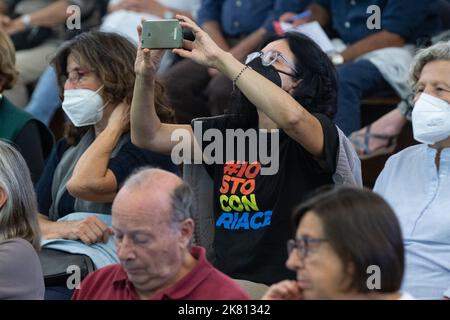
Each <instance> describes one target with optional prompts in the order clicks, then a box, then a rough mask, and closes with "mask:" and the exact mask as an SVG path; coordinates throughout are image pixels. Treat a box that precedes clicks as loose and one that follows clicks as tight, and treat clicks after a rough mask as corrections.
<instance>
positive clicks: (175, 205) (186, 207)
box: [122, 166, 195, 226]
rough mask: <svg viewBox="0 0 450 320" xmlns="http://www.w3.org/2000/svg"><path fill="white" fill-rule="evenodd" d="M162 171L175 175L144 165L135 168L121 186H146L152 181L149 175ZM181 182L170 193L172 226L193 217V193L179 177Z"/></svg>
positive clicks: (133, 187) (165, 172)
mask: <svg viewBox="0 0 450 320" xmlns="http://www.w3.org/2000/svg"><path fill="white" fill-rule="evenodd" d="M158 172H159V173H164V174H169V175H173V176H175V175H174V174H173V173H171V172H168V171H163V170H160V169H156V168H152V167H150V166H145V167H142V168H138V169H136V170H135V171H134V172H133V173H132V174H131V175H130V176H129V177H128V179H126V181H125V182H124V184H123V186H122V188H124V187H127V188H132V189H137V188H147V186H148V184H149V183H152V182H151V181H152V180H151V178H150V175H152V174H156V173H158ZM180 181H181V183H180V185H179V186H177V187H176V188H175V190H174V191H173V193H172V194H171V195H170V198H171V202H172V218H171V220H172V221H171V223H172V225H173V226H175V225H177V224H178V223H180V222H183V221H185V220H186V219H193V217H194V201H195V199H194V193H193V192H192V189H191V187H190V186H189V185H188V184H187V183H186V182H184V181H182V180H181V179H180Z"/></svg>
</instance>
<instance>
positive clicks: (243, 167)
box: [216, 161, 272, 230]
mask: <svg viewBox="0 0 450 320" xmlns="http://www.w3.org/2000/svg"><path fill="white" fill-rule="evenodd" d="M260 173H261V164H260V163H259V162H254V163H250V164H249V163H248V162H243V163H239V162H234V161H233V162H227V163H226V164H225V165H224V167H223V178H222V186H221V188H220V190H219V194H220V195H219V203H220V207H221V211H222V213H221V215H220V216H219V218H218V219H217V221H216V227H218V228H223V229H227V230H257V229H261V228H264V227H268V226H270V224H271V218H272V211H263V210H261V209H260V207H259V206H258V203H257V201H256V195H255V193H254V192H255V188H256V182H255V178H256V177H257V176H258V175H259V174H260Z"/></svg>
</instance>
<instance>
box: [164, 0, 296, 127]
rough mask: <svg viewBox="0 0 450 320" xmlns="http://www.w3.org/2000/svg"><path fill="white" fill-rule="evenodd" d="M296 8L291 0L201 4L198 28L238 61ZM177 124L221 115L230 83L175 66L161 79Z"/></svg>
mask: <svg viewBox="0 0 450 320" xmlns="http://www.w3.org/2000/svg"><path fill="white" fill-rule="evenodd" d="M293 5H294V7H297V3H296V1H292V0H253V1H238V2H237V1H235V0H220V1H217V0H203V1H202V4H201V6H200V10H199V12H198V22H199V25H201V26H202V28H203V29H204V30H205V31H206V32H207V33H208V34H209V36H210V37H211V38H212V39H213V40H214V42H216V43H217V44H218V46H219V47H220V48H222V49H223V50H225V51H230V52H231V53H232V54H233V56H234V57H235V58H237V59H238V60H240V61H243V60H245V58H246V56H247V55H248V54H249V53H251V52H253V51H254V50H256V49H257V48H258V47H260V45H261V44H262V42H263V41H264V38H265V36H266V35H267V34H269V33H270V32H272V22H273V21H274V20H277V19H278V17H279V15H280V14H281V13H283V12H285V11H290V10H291V8H292V6H293ZM161 79H162V80H163V81H164V84H165V85H166V87H167V93H168V97H169V100H170V104H171V106H172V107H173V108H174V110H175V112H176V117H177V120H178V122H179V123H183V124H189V123H190V122H191V120H192V119H193V118H197V117H204V116H209V115H220V114H223V112H224V110H226V109H227V108H228V107H229V103H230V95H231V92H232V83H231V81H230V80H229V79H228V78H227V77H226V76H224V75H221V74H220V73H219V72H218V71H217V70H213V69H212V68H208V66H204V65H199V64H197V63H195V62H194V61H191V60H189V59H188V60H184V61H180V62H179V63H176V64H175V65H174V66H173V67H172V68H170V69H169V70H168V71H167V72H165V73H164V74H162V75H161Z"/></svg>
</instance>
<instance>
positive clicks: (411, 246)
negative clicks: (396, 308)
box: [374, 144, 450, 299]
mask: <svg viewBox="0 0 450 320" xmlns="http://www.w3.org/2000/svg"><path fill="white" fill-rule="evenodd" d="M436 152H437V151H436V150H435V149H432V148H430V147H428V146H427V145H424V144H421V145H417V146H413V147H410V148H408V149H406V150H403V151H402V152H400V153H398V154H396V155H394V156H392V157H391V158H390V159H389V160H388V161H387V163H386V166H385V168H384V170H383V171H382V172H381V174H380V176H379V177H378V179H377V182H376V184H375V188H374V191H375V192H377V193H378V194H380V195H381V196H383V197H384V199H386V201H387V202H388V203H389V204H390V205H391V206H392V208H393V209H394V210H395V212H396V214H397V217H398V219H399V221H400V225H401V228H402V232H403V237H404V242H405V252H406V270H405V277H404V280H403V288H402V291H406V292H409V293H411V294H412V295H413V296H414V297H416V298H419V299H442V298H443V296H444V295H448V294H449V293H450V148H447V149H444V150H442V153H441V161H440V169H439V171H437V168H436V164H435V157H436Z"/></svg>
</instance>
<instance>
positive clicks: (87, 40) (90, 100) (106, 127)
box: [37, 32, 177, 244]
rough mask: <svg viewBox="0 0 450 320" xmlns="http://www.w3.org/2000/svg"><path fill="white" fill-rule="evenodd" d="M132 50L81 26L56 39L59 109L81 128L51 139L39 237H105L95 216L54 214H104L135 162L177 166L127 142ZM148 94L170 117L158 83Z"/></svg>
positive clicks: (105, 229)
mask: <svg viewBox="0 0 450 320" xmlns="http://www.w3.org/2000/svg"><path fill="white" fill-rule="evenodd" d="M135 54H136V47H135V46H134V45H133V44H132V43H131V42H130V41H129V40H127V39H126V38H124V37H122V36H119V35H115V34H108V33H103V32H89V33H83V34H80V35H79V36H77V37H75V38H74V39H72V40H70V41H69V42H67V43H65V44H63V46H62V47H61V48H60V49H59V51H58V53H57V55H56V56H55V58H54V59H53V65H54V67H55V70H56V72H57V75H58V79H59V84H60V87H61V88H62V89H63V95H64V98H63V105H62V107H63V110H64V112H65V113H66V115H67V117H68V118H69V119H70V120H71V122H72V123H73V125H74V126H75V127H78V128H86V129H87V132H86V133H85V134H84V135H83V136H82V137H81V140H80V141H79V142H78V143H77V144H76V145H69V143H68V141H67V140H66V139H63V140H61V141H60V142H59V143H58V145H57V147H56V148H55V149H54V150H53V153H52V155H51V156H50V159H49V160H48V163H47V166H46V168H45V171H44V174H43V176H42V177H41V179H40V181H39V183H38V185H37V195H38V202H39V210H40V211H39V212H40V213H41V215H40V216H39V224H40V227H41V230H42V236H43V238H44V239H60V238H62V239H71V240H81V241H82V242H84V243H85V244H92V243H96V242H101V241H106V240H107V238H108V236H109V234H110V231H109V228H108V227H107V226H106V225H105V224H104V223H103V222H102V221H101V220H100V219H98V218H97V217H95V216H90V217H88V218H86V219H82V220H76V221H64V222H63V221H57V220H58V219H60V218H62V217H65V216H66V215H68V214H70V213H73V212H88V213H102V214H110V213H111V203H112V201H113V199H114V197H115V195H116V193H117V190H118V188H119V186H120V185H121V183H122V182H123V181H124V180H125V179H126V178H127V176H128V175H129V174H130V173H132V172H133V171H134V170H135V169H136V168H138V167H142V166H148V165H151V166H156V167H160V168H163V169H167V170H169V171H172V172H174V171H177V170H176V167H175V166H174V165H173V164H172V162H171V161H170V158H169V157H167V156H163V155H159V154H156V153H153V152H151V151H147V150H142V149H139V148H137V147H135V146H134V145H133V144H132V143H131V138H130V133H129V108H130V107H129V105H130V103H131V99H132V94H133V85H134V79H135V75H134V72H133V65H134V59H135ZM155 101H156V103H155V104H156V110H157V111H156V112H158V115H159V116H160V117H162V118H164V119H166V120H168V121H170V119H171V111H170V110H169V109H167V108H166V107H165V105H164V99H163V95H162V87H161V86H160V85H159V84H156V90H155Z"/></svg>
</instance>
